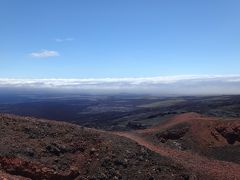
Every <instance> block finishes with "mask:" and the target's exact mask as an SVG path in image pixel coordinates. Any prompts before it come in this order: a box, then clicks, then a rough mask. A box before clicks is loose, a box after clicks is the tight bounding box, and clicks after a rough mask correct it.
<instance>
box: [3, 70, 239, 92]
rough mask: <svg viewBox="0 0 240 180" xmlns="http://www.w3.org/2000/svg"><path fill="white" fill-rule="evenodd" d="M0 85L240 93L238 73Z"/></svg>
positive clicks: (7, 82)
mask: <svg viewBox="0 0 240 180" xmlns="http://www.w3.org/2000/svg"><path fill="white" fill-rule="evenodd" d="M0 87H11V88H35V89H37V88H47V89H58V90H60V89H61V90H72V91H76V92H77V91H80V92H95V93H137V94H139V93H147V94H156V95H221V94H240V75H228V76H223V75H216V76H211V75H201V76H199V75H187V76H161V77H147V78H101V79H94V78H92V79H6V78H5V79H0Z"/></svg>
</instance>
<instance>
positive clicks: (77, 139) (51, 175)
mask: <svg viewBox="0 0 240 180" xmlns="http://www.w3.org/2000/svg"><path fill="white" fill-rule="evenodd" d="M204 177H205V176H204V175H200V174H198V173H192V172H190V171H189V170H186V169H185V168H183V166H182V165H180V164H178V163H175V162H174V161H172V160H171V158H167V157H164V156H162V155H160V154H158V153H155V152H153V151H151V150H149V149H148V148H145V147H143V146H141V145H138V144H137V143H135V142H133V141H132V140H129V139H127V138H123V137H121V136H117V135H114V134H112V133H110V132H104V131H97V130H94V129H88V128H82V127H79V126H77V125H72V124H68V123H63V122H61V123H60V122H55V121H47V120H39V119H33V118H28V117H18V116H12V115H0V180H1V179H13V180H15V179H52V180H55V179H56V180H59V179H60V180H61V179H66V180H69V179H83V180H85V179H91V180H98V179H102V180H107V179H139V180H145V179H151V180H152V179H170V180H173V179H179V180H181V179H182V180H184V179H193V178H204Z"/></svg>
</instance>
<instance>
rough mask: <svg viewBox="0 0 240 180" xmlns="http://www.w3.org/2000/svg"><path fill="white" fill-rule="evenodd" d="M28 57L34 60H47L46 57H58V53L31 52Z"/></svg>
mask: <svg viewBox="0 0 240 180" xmlns="http://www.w3.org/2000/svg"><path fill="white" fill-rule="evenodd" d="M30 56H31V57H34V58H47V57H55V56H59V53H58V52H57V51H49V50H46V49H44V50H41V51H38V52H32V53H30Z"/></svg>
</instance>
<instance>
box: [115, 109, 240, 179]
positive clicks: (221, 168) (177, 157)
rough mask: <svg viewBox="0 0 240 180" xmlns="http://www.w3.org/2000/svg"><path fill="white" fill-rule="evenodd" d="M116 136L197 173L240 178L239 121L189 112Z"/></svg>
mask: <svg viewBox="0 0 240 180" xmlns="http://www.w3.org/2000/svg"><path fill="white" fill-rule="evenodd" d="M116 134H118V135H120V136H123V137H126V138H128V139H132V140H133V141H135V142H137V143H138V144H140V145H142V146H144V147H146V148H148V149H150V150H151V151H154V152H156V153H158V154H160V155H162V156H165V157H170V158H171V159H172V160H174V161H175V162H177V163H179V164H181V165H182V166H183V167H185V168H186V169H188V170H191V171H192V172H194V173H200V174H205V175H207V176H208V178H210V177H211V178H213V179H240V160H239V157H240V146H239V144H240V121H239V120H236V119H235V120H233V119H231V120H223V119H218V118H212V117H206V116H202V115H199V114H196V113H186V114H182V115H177V116H175V117H174V118H171V119H169V120H167V121H165V122H163V123H161V124H159V125H158V126H155V127H152V128H149V129H145V130H138V131H135V132H131V133H130V132H117V133H116ZM220 160H221V161H220ZM227 161H228V162H227Z"/></svg>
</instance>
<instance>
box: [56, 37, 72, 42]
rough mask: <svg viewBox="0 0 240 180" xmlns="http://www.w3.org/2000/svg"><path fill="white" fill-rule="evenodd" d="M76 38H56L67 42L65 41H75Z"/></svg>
mask: <svg viewBox="0 0 240 180" xmlns="http://www.w3.org/2000/svg"><path fill="white" fill-rule="evenodd" d="M73 40H74V38H56V39H55V41H56V42H65V41H73Z"/></svg>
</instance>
